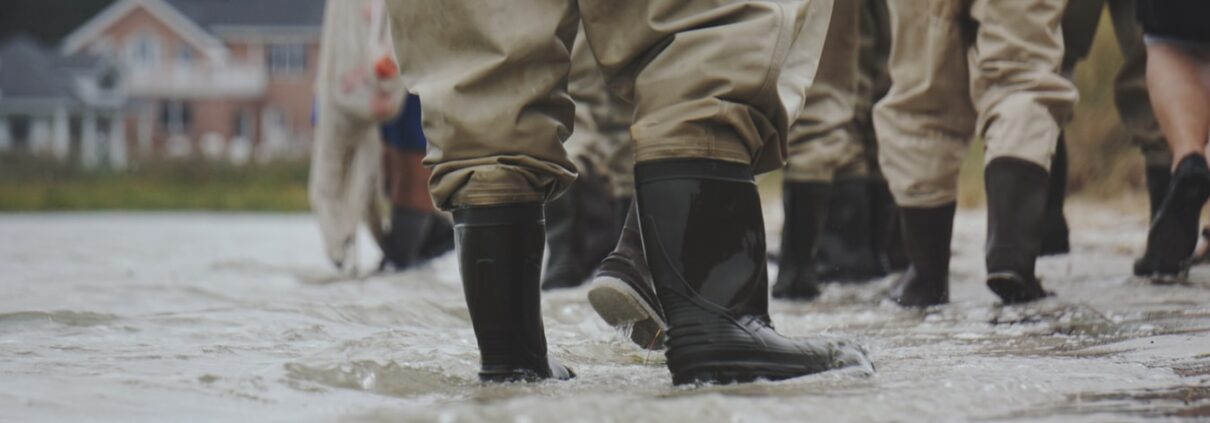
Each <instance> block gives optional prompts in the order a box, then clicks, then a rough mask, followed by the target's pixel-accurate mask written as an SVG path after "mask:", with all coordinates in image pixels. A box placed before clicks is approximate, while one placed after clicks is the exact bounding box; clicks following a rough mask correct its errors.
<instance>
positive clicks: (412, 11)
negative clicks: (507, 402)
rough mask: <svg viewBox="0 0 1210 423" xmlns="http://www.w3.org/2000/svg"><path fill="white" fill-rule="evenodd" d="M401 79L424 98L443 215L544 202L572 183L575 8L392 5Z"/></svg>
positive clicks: (533, 1)
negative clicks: (570, 82) (569, 142)
mask: <svg viewBox="0 0 1210 423" xmlns="http://www.w3.org/2000/svg"><path fill="white" fill-rule="evenodd" d="M387 4H388V7H389V9H390V11H391V16H392V24H393V28H394V29H395V37H396V38H397V39H398V42H396V48H397V51H398V56H399V59H400V60H399V61H400V72H401V75H402V77H403V79H404V83H405V85H407V86H408V87H410V89H411V91H412V92H414V93H416V94H418V95H419V96H420V97H421V98H423V99H424V102H423V108H424V118H423V121H424V129H425V134H426V135H427V137H428V140H429V152H428V156H427V157H426V158H425V161H424V163H425V165H426V166H430V167H432V169H433V176H432V178H431V180H430V188H431V189H430V191H431V192H432V195H433V199H434V202H435V203H436V204H437V206H439V207H440V208H442V209H451V208H454V207H460V206H487V205H498V204H507V203H514V202H534V201H543V200H547V199H550V198H553V197H555V196H557V195H558V194H559V193H561V192H562V191H563V190H564V189H566V187H567V186H569V185H570V184H571V182H572V181H574V180H575V176H576V174H575V166H574V165H572V163H571V161H570V160H568V158H567V155H566V153H565V151H564V150H563V146H562V144H561V143H562V141H563V140H565V139H566V138H567V137H568V136H569V134H570V133H571V126H572V121H573V105H572V102H571V99H570V97H569V96H568V94H567V74H568V68H569V66H570V50H571V48H570V47H571V43H572V41H573V39H574V37H575V32H576V19H575V18H576V16H575V7H574V5H572V4H570V3H569V2H567V1H564V0H529V1H525V2H481V1H471V0H409V1H403V0H388V3H387Z"/></svg>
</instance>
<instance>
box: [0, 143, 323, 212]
mask: <svg viewBox="0 0 1210 423" xmlns="http://www.w3.org/2000/svg"><path fill="white" fill-rule="evenodd" d="M307 208H308V204H307V163H306V162H305V161H285V162H276V163H269V164H254V165H248V166H233V165H230V164H226V163H220V162H210V161H202V160H184V161H156V162H149V163H144V164H142V165H141V166H139V167H138V168H136V169H132V170H129V171H121V172H118V171H112V170H94V171H88V170H82V169H80V168H78V167H76V166H72V165H67V164H62V163H59V162H56V161H54V160H50V159H45V158H39V157H33V156H29V155H20V154H8V155H3V156H0V211H48V210H214V211H303V210H307Z"/></svg>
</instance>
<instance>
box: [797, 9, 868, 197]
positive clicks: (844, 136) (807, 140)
mask: <svg viewBox="0 0 1210 423" xmlns="http://www.w3.org/2000/svg"><path fill="white" fill-rule="evenodd" d="M832 16H833V17H832V25H831V26H829V27H828V36H827V41H826V43H825V45H824V51H823V55H822V57H821V58H820V62H821V64H820V68H819V72H818V73H817V75H816V77H815V84H813V85H812V86H811V88H810V89H809V90H808V91H807V100H806V104H805V105H804V106H803V111H802V113H801V114H799V117H798V120H796V121H795V122H794V124H793V125H792V126H791V127H790V134H789V143H788V144H789V154H790V157H789V158H788V159H787V166H786V172H785V177H786V180H788V181H791V182H828V181H832V180H833V179H837V178H839V179H846V178H865V177H868V176H874V177H878V176H879V173H880V172H879V171H878V163H877V151H878V145H877V139H876V137H875V136H874V129H873V123H872V122H871V118H870V115H871V111H872V109H873V107H874V102H875V101H877V100H878V99H879V98H881V97H882V95H883V94H885V93H886V90H887V88H888V87H889V85H890V81H889V80H888V79H887V76H886V57H887V54H888V50H889V49H890V34H889V33H888V31H889V22H888V21H887V16H886V0H860V1H851V2H842V3H838V4H837V5H836V7H835V8H834V9H833V11H832Z"/></svg>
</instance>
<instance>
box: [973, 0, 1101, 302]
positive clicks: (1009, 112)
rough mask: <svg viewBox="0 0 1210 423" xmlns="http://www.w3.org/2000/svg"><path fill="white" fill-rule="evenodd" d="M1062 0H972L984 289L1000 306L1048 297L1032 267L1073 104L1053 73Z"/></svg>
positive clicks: (1058, 56)
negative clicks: (983, 197) (984, 218)
mask: <svg viewBox="0 0 1210 423" xmlns="http://www.w3.org/2000/svg"><path fill="white" fill-rule="evenodd" d="M1065 5H1066V1H1064V0H1022V1H1014V2H1003V1H998V0H976V1H975V2H974V4H973V5H972V6H971V16H972V17H973V18H974V19H975V20H976V21H977V22H978V25H979V26H978V30H977V33H976V41H975V54H974V55H973V56H972V58H971V69H972V76H973V78H972V83H971V86H972V87H973V88H972V91H971V94H972V99H974V102H975V105H976V108H977V109H978V110H979V126H978V127H979V128H980V135H982V137H983V139H984V141H985V142H986V145H987V147H986V154H985V160H986V170H985V172H984V177H985V182H986V185H987V203H988V206H987V208H988V224H987V226H988V229H987V231H988V233H987V272H988V279H987V284H988V287H989V288H991V289H992V291H994V292H995V293H996V294H997V295H999V296H1000V299H1001V300H1002V301H1003V302H1004V303H1005V304H1012V303H1020V302H1028V301H1033V300H1036V299H1039V298H1042V297H1044V296H1046V292H1045V291H1044V290H1043V289H1042V286H1041V284H1040V283H1039V281H1038V279H1037V277H1036V276H1035V274H1034V265H1035V262H1036V261H1037V257H1038V254H1039V252H1040V250H1041V237H1042V218H1043V215H1044V213H1045V206H1046V194H1047V183H1048V181H1049V174H1048V167H1049V166H1050V164H1051V160H1052V158H1053V155H1054V151H1055V146H1056V143H1057V142H1058V139H1059V136H1060V134H1061V132H1062V126H1061V125H1062V124H1063V123H1065V122H1066V121H1067V119H1069V117H1070V115H1071V111H1072V108H1073V107H1074V105H1075V101H1076V98H1077V97H1078V95H1077V93H1076V89H1075V86H1074V85H1073V84H1072V83H1071V81H1068V80H1067V79H1066V78H1063V76H1062V75H1060V74H1059V73H1058V71H1057V70H1058V69H1059V65H1060V63H1061V61H1062V59H1063V40H1062V35H1061V33H1060V28H1059V21H1060V19H1061V17H1062V14H1063V12H1064V6H1065Z"/></svg>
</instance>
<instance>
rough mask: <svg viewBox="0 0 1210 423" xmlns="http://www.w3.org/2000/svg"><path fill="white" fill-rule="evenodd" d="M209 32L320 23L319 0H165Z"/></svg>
mask: <svg viewBox="0 0 1210 423" xmlns="http://www.w3.org/2000/svg"><path fill="white" fill-rule="evenodd" d="M165 1H166V2H167V3H168V4H170V5H172V7H173V8H176V9H177V10H178V11H180V12H181V13H183V14H184V15H185V16H188V17H189V19H191V20H192V21H193V22H194V23H196V24H198V25H200V26H201V27H203V28H205V29H206V30H208V31H211V33H213V32H214V31H215V29H216V28H223V27H314V28H318V27H320V26H321V25H323V13H324V1H323V0H165Z"/></svg>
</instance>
